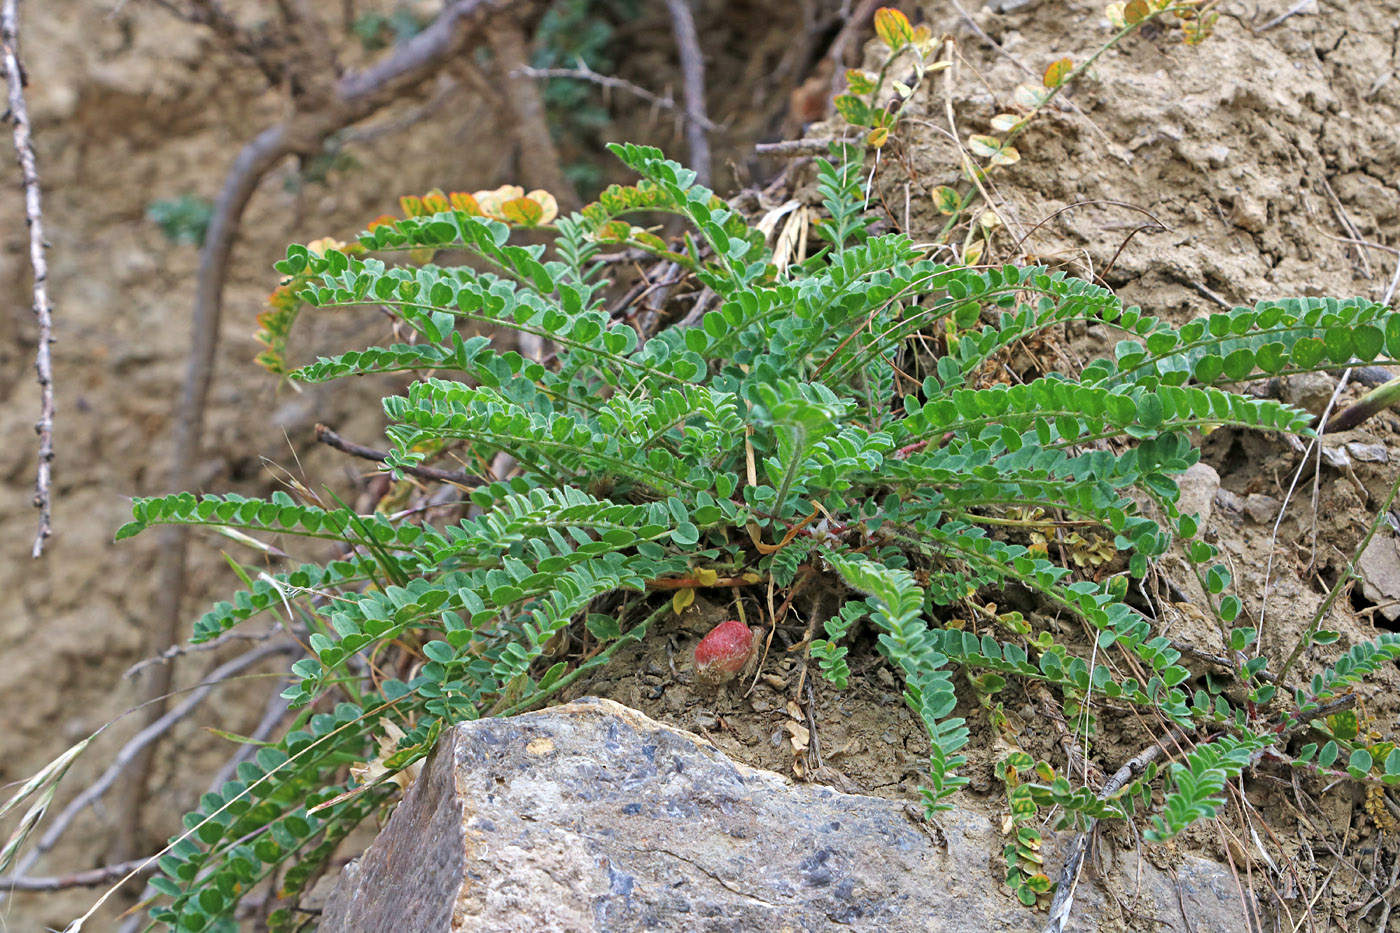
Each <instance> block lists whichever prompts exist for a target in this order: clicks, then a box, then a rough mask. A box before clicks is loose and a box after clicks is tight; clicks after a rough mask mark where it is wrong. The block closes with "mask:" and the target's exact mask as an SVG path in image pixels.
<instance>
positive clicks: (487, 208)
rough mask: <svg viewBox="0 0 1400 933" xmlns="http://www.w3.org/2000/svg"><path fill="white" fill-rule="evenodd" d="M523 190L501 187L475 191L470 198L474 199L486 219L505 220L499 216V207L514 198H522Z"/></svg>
mask: <svg viewBox="0 0 1400 933" xmlns="http://www.w3.org/2000/svg"><path fill="white" fill-rule="evenodd" d="M524 196H525V189H524V188H522V187H520V186H519V185H501V187H499V188H496V189H493V190H491V191H476V192H473V194H472V197H474V198H476V203H477V206H478V207H480V208H481V212H482V213H483V214H485V215H486V216H487V217H494V218H495V219H496V220H505V216H504V215H502V214H501V205H502V204H504V203H506V202H507V201H513V200H515V199H516V198H523V197H524Z"/></svg>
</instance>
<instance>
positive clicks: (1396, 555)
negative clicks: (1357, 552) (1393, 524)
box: [1356, 533, 1400, 622]
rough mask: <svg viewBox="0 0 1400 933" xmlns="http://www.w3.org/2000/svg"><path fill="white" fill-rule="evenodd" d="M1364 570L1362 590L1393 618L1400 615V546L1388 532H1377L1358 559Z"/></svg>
mask: <svg viewBox="0 0 1400 933" xmlns="http://www.w3.org/2000/svg"><path fill="white" fill-rule="evenodd" d="M1356 569H1357V570H1359V571H1360V572H1361V593H1362V595H1363V596H1365V597H1366V598H1367V599H1369V600H1370V601H1371V602H1373V603H1375V604H1376V605H1379V606H1383V607H1384V608H1382V609H1381V610H1380V614H1381V615H1383V616H1385V617H1386V618H1387V619H1389V620H1390V621H1391V622H1394V621H1395V620H1396V619H1397V618H1400V605H1396V601H1397V600H1400V547H1397V542H1396V539H1395V538H1394V537H1393V536H1391V535H1389V534H1385V533H1382V534H1378V535H1376V537H1375V538H1373V539H1372V540H1371V543H1370V544H1369V545H1368V546H1367V548H1366V550H1365V551H1363V552H1362V553H1361V558H1360V560H1358V561H1357V562H1356Z"/></svg>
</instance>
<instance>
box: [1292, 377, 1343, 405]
mask: <svg viewBox="0 0 1400 933" xmlns="http://www.w3.org/2000/svg"><path fill="white" fill-rule="evenodd" d="M1336 390H1337V383H1336V380H1334V379H1333V378H1332V377H1331V376H1329V375H1327V374H1326V373H1299V374H1298V375H1296V376H1289V377H1288V378H1287V379H1285V380H1284V381H1283V390H1282V398H1283V400H1284V402H1286V403H1287V404H1289V405H1292V406H1293V407H1295V408H1301V409H1303V410H1304V411H1307V412H1310V413H1312V414H1314V415H1321V414H1322V413H1323V412H1324V411H1326V410H1327V403H1328V402H1330V401H1332V393H1333V392H1335V391H1336Z"/></svg>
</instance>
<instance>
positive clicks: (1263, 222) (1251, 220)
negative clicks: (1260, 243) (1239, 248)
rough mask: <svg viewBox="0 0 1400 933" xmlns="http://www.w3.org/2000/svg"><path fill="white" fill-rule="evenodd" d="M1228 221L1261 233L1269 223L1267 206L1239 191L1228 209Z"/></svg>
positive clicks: (1243, 228) (1244, 228)
mask: <svg viewBox="0 0 1400 933" xmlns="http://www.w3.org/2000/svg"><path fill="white" fill-rule="evenodd" d="M1230 223H1232V224H1234V225H1235V226H1236V227H1239V228H1240V229H1241V230H1248V231H1249V232H1250V233H1263V232H1264V230H1265V228H1267V227H1268V225H1269V206H1268V204H1266V203H1265V202H1263V201H1260V200H1258V199H1256V198H1254V197H1251V196H1250V195H1247V194H1244V193H1243V192H1241V193H1240V194H1239V196H1237V197H1236V198H1235V206H1234V207H1233V208H1231V210H1230Z"/></svg>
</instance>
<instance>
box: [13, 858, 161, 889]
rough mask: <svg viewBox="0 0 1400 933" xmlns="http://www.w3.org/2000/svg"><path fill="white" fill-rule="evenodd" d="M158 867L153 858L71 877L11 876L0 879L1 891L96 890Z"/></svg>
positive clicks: (89, 870) (80, 873)
mask: <svg viewBox="0 0 1400 933" xmlns="http://www.w3.org/2000/svg"><path fill="white" fill-rule="evenodd" d="M157 867H158V866H157V865H156V862H155V859H153V858H149V857H148V858H137V859H132V860H130V861H128V862H118V863H117V864H115V865H103V866H102V867H101V868H90V869H88V870H87V871H77V872H73V873H72V874H71V875H47V876H43V877H38V878H23V877H20V876H18V875H9V876H7V877H4V878H0V891H63V890H65V889H67V888H95V887H97V886H98V885H100V884H111V883H112V882H113V881H118V880H120V879H122V878H125V877H126V876H127V875H129V874H131V873H132V872H133V871H137V872H142V873H144V872H148V871H155V870H156V868H157Z"/></svg>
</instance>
